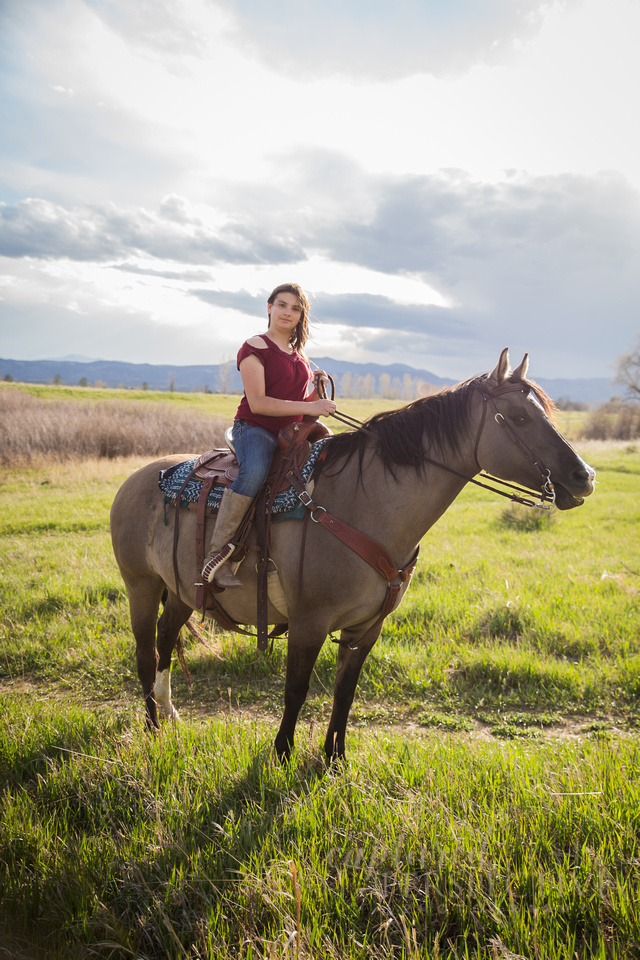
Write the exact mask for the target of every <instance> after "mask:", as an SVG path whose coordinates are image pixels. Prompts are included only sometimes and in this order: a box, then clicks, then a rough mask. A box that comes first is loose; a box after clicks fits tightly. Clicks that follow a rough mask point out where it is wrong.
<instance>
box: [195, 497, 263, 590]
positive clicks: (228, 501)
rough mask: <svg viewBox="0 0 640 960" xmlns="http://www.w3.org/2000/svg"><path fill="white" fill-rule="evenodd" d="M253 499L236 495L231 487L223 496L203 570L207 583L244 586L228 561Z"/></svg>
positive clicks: (203, 577) (222, 585) (221, 585)
mask: <svg viewBox="0 0 640 960" xmlns="http://www.w3.org/2000/svg"><path fill="white" fill-rule="evenodd" d="M252 499H253V498H252V497H245V496H243V495H242V494H241V493H236V492H235V491H234V490H231V488H230V487H227V488H226V489H225V491H224V493H223V494H222V500H221V501H220V508H219V510H218V518H217V520H216V525H215V528H214V531H213V537H212V538H211V544H210V546H209V555H208V557H207V559H206V560H205V562H204V566H203V568H202V579H203V580H204V581H205V582H206V583H211V581H212V580H215V582H216V583H217V584H218V586H219V587H241V586H242V584H241V583H240V581H239V580H238V579H237V578H236V577H234V575H233V573H232V572H231V569H230V568H229V566H228V565H227V560H228V559H229V557H230V556H231V554H232V553H233V551H234V549H235V547H234V545H233V543H231V538H232V537H233V536H234V534H235V532H236V530H237V529H238V527H239V526H240V524H241V523H242V521H243V519H244V515H245V513H246V512H247V510H248V509H249V507H250V506H251V502H252Z"/></svg>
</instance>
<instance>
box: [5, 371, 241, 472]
mask: <svg viewBox="0 0 640 960" xmlns="http://www.w3.org/2000/svg"><path fill="white" fill-rule="evenodd" d="M227 425H228V424H227V423H225V422H224V421H221V420H219V419H213V418H211V417H207V416H205V415H204V414H203V413H201V412H197V413H195V412H187V411H183V410H181V409H179V408H178V407H177V406H173V407H172V406H169V405H168V404H159V403H144V404H143V403H140V402H127V401H126V400H120V399H114V400H109V401H98V402H93V403H90V402H86V401H81V400H75V399H69V400H49V401H47V402H44V401H42V400H40V399H37V398H36V397H33V396H32V395H31V394H29V393H27V392H24V391H22V390H19V389H7V388H6V387H5V388H3V389H2V390H0V462H1V463H3V464H5V465H8V464H23V465H28V464H31V463H36V462H39V461H42V460H58V461H65V460H84V459H87V458H91V457H105V458H108V459H113V458H115V457H128V456H133V455H136V454H140V455H147V456H149V457H153V456H160V455H162V454H164V453H175V452H179V451H186V452H189V451H195V452H196V453H198V452H203V451H205V450H209V449H211V448H212V447H215V446H219V445H220V444H221V443H222V442H223V436H224V429H225V427H226V426H227Z"/></svg>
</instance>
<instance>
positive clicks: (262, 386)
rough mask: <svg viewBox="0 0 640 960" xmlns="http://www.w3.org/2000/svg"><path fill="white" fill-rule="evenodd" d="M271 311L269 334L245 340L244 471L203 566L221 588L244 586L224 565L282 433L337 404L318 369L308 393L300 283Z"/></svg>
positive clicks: (238, 438) (239, 420)
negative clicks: (323, 390) (322, 386)
mask: <svg viewBox="0 0 640 960" xmlns="http://www.w3.org/2000/svg"><path fill="white" fill-rule="evenodd" d="M267 312H268V316H269V325H268V329H267V331H266V333H262V334H259V335H258V336H256V337H251V339H250V340H246V341H245V343H243V345H242V346H241V348H240V350H239V352H238V370H239V371H240V376H241V377H242V385H243V387H244V396H243V398H242V401H241V403H240V406H239V407H238V410H237V413H236V418H235V420H234V422H233V444H234V447H235V451H236V457H237V458H238V463H239V464H240V471H239V473H238V476H237V477H236V479H235V480H234V482H233V483H232V485H231V487H228V488H227V489H225V491H224V493H223V495H222V501H221V503H220V509H219V511H218V518H217V521H216V526H215V530H214V532H213V538H212V541H211V546H210V552H209V556H208V557H207V560H206V561H205V564H204V567H203V568H202V577H203V579H204V580H205V581H206V582H207V583H210V582H211V580H215V582H216V583H217V584H218V586H220V587H239V586H240V585H241V584H240V581H239V580H238V579H237V578H236V577H234V575H233V573H232V572H231V570H230V569H229V566H228V564H226V561H227V560H228V559H229V557H230V556H231V554H232V553H233V551H234V544H233V543H231V539H232V537H233V536H234V534H235V532H236V530H237V529H238V527H239V525H240V523H241V521H242V519H243V518H244V515H245V513H246V512H247V510H248V508H249V506H250V505H251V501H252V500H253V498H254V497H255V496H256V494H257V493H258V491H259V490H260V488H261V487H262V485H263V483H264V482H265V480H266V478H267V474H268V473H269V468H270V466H271V460H272V458H273V454H274V451H275V449H276V447H277V446H278V433H279V431H280V430H281V429H282V427H284V426H286V425H287V424H288V423H295V422H297V421H299V420H302V417H303V416H304V415H308V416H312V417H328V416H330V415H331V414H332V413H333V411H334V410H335V409H336V404H335V403H334V402H333V400H322V399H320V397H319V396H318V383H319V381H320V380H322V381H323V382H326V381H327V376H326V374H325V372H324V371H323V370H318V371H316V373H315V375H314V377H313V380H314V382H315V388H314V390H313V392H312V393H310V394H309V395H307V394H308V391H309V385H310V381H311V379H312V376H311V368H310V366H309V361H308V360H307V358H306V357H305V356H304V354H303V353H302V348H303V347H304V345H305V343H306V340H307V337H308V335H309V302H308V300H307V298H306V296H305V294H304V293H303V291H302V290H301V289H300V287H299V286H298V285H297V284H296V283H283V284H281V285H280V286H279V287H276V288H275V290H274V291H273V293H272V294H271V296H270V297H269V299H268V301H267Z"/></svg>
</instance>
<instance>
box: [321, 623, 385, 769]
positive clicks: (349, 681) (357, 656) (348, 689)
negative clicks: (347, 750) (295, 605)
mask: <svg viewBox="0 0 640 960" xmlns="http://www.w3.org/2000/svg"><path fill="white" fill-rule="evenodd" d="M381 629H382V624H380V629H379V630H378V632H377V633H376V634H375V636H373V637H367V640H366V642H364V643H363V642H360V643H358V638H359V637H360V636H361V635H362V631H361V630H358V631H353V632H351V631H349V630H348V629H347V630H343V631H342V633H341V640H342V641H345V642H344V643H341V645H340V648H339V650H338V664H337V669H336V680H335V684H334V687H333V709H332V711H331V719H330V720H329V727H328V730H327V737H326V740H325V742H324V752H325V753H326V755H327V759H328V760H343V759H344V740H345V733H346V730H347V720H348V719H349V711H350V710H351V704H352V703H353V698H354V696H355V692H356V686H357V684H358V678H359V677H360V671H361V670H362V664H363V663H364V661H365V660H366V658H367V655H368V653H369V651H370V650H371V648H372V647H373V645H374V643H375V642H376V640H377V639H378V637H379V636H380V630H381ZM347 644H352V645H353V646H354V647H355V649H350V647H349V646H347Z"/></svg>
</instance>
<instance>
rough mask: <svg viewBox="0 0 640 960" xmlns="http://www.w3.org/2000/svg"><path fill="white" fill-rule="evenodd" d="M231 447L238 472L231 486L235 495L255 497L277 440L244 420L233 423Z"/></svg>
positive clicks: (266, 431) (265, 475) (264, 476)
mask: <svg viewBox="0 0 640 960" xmlns="http://www.w3.org/2000/svg"><path fill="white" fill-rule="evenodd" d="M233 445H234V447H235V448H236V458H237V460H238V463H239V464H240V472H239V473H238V476H237V477H236V479H235V480H234V481H233V483H232V484H231V489H232V490H234V491H235V493H241V494H242V496H243V497H255V495H256V494H257V493H258V491H259V490H260V487H261V486H262V484H263V483H264V482H265V480H266V479H267V474H268V473H269V467H270V466H271V460H272V459H273V454H274V452H275V450H276V447H277V446H278V438H277V437H276V436H274V434H273V433H269V431H268V430H264V429H263V428H262V427H256V426H254V425H253V424H251V423H246V422H245V421H244V420H234V421H233Z"/></svg>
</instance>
